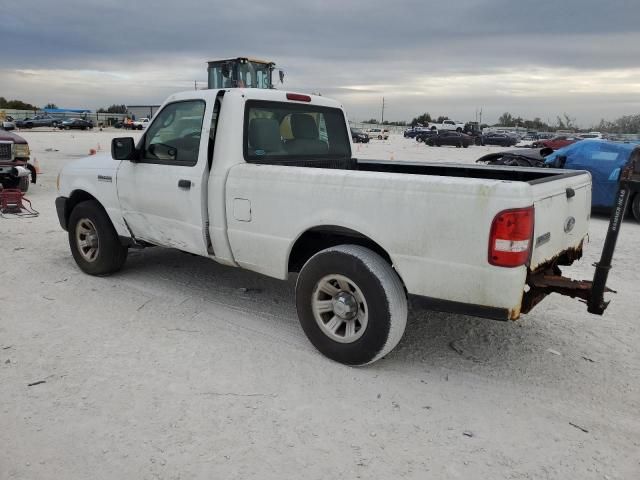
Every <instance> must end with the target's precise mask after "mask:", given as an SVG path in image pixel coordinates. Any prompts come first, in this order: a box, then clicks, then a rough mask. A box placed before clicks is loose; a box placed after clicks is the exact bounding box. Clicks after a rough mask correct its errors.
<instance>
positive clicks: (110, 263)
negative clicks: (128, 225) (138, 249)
mask: <svg viewBox="0 0 640 480" xmlns="http://www.w3.org/2000/svg"><path fill="white" fill-rule="evenodd" d="M68 231H69V247H70V248H71V254H72V255H73V259H74V260H75V261H76V263H77V264H78V267H80V270H82V271H83V272H85V273H88V274H89V275H109V274H111V273H114V272H117V271H118V270H120V269H121V268H122V265H124V262H125V260H126V259H127V247H125V246H123V245H122V244H121V243H120V239H119V238H118V234H117V232H116V230H115V228H113V225H112V224H111V220H109V217H108V216H107V214H106V212H105V211H104V209H103V208H102V206H101V205H100V204H99V203H98V202H96V201H95V200H88V201H85V202H81V203H79V204H78V205H76V206H75V208H74V209H73V211H72V212H71V216H70V217H69V225H68ZM83 231H84V232H86V233H83ZM92 232H93V233H92ZM89 237H95V238H94V239H93V241H94V242H95V247H92V246H88V247H81V246H80V242H81V241H85V242H87V241H91V239H89ZM85 248H86V250H84V249H85Z"/></svg>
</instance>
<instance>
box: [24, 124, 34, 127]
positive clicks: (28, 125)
mask: <svg viewBox="0 0 640 480" xmlns="http://www.w3.org/2000/svg"><path fill="white" fill-rule="evenodd" d="M25 127H26V128H33V123H27V124H26V125H25Z"/></svg>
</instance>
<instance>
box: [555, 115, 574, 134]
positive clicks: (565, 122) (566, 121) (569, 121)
mask: <svg viewBox="0 0 640 480" xmlns="http://www.w3.org/2000/svg"><path fill="white" fill-rule="evenodd" d="M557 120H558V128H559V129H560V130H575V129H576V128H577V126H576V123H575V122H576V119H575V118H571V117H570V116H569V115H568V114H567V113H566V112H565V113H563V114H562V118H561V117H560V116H559V115H558V117H557Z"/></svg>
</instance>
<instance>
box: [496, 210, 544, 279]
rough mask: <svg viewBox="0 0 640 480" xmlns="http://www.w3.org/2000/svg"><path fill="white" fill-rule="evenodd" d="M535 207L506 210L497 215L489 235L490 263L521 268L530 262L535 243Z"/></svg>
mask: <svg viewBox="0 0 640 480" xmlns="http://www.w3.org/2000/svg"><path fill="white" fill-rule="evenodd" d="M534 215H535V210H534V209H533V207H527V208H516V209H513V210H504V211H502V212H500V213H498V214H497V215H496V217H495V218H494V219H493V223H492V224H491V234H490V235H489V263H490V264H491V265H496V266H498V267H519V266H520V265H524V264H525V263H527V261H528V260H529V254H530V253H531V244H532V241H533V220H534Z"/></svg>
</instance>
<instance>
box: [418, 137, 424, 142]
mask: <svg viewBox="0 0 640 480" xmlns="http://www.w3.org/2000/svg"><path fill="white" fill-rule="evenodd" d="M423 141H424V140H423V138H422V137H416V142H418V143H421V142H423Z"/></svg>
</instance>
